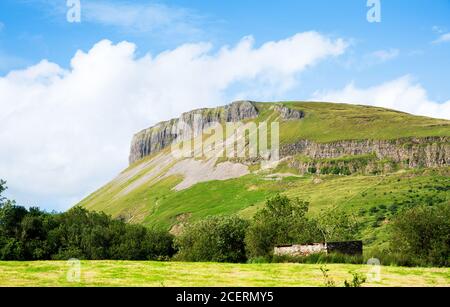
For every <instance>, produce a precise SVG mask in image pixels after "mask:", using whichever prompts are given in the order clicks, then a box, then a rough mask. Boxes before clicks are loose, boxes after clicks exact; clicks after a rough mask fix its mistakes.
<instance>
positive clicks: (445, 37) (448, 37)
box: [433, 33, 450, 44]
mask: <svg viewBox="0 0 450 307" xmlns="http://www.w3.org/2000/svg"><path fill="white" fill-rule="evenodd" d="M448 42H450V33H445V34H442V35H441V36H439V37H438V39H436V40H435V41H433V44H441V43H448Z"/></svg>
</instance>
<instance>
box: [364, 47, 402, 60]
mask: <svg viewBox="0 0 450 307" xmlns="http://www.w3.org/2000/svg"><path fill="white" fill-rule="evenodd" d="M399 55H400V50H398V49H388V50H377V51H375V52H373V53H371V54H370V56H371V57H372V58H374V59H376V60H377V61H379V62H386V61H389V60H392V59H395V58H396V57H398V56H399Z"/></svg>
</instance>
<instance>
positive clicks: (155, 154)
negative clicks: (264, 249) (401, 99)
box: [79, 101, 450, 245]
mask: <svg viewBox="0 0 450 307" xmlns="http://www.w3.org/2000/svg"><path fill="white" fill-rule="evenodd" d="M238 122H241V123H242V124H243V125H246V126H245V127H261V126H263V127H264V123H266V126H267V127H268V129H267V131H268V134H267V135H268V139H267V140H266V141H265V142H267V143H271V142H272V140H275V138H274V136H275V135H276V134H275V132H276V131H277V130H276V129H278V131H279V134H278V135H279V150H278V151H273V148H272V151H271V150H268V151H265V152H264V153H265V154H266V156H264V155H260V156H250V153H251V145H252V144H254V143H252V141H251V140H250V139H251V136H252V133H253V134H254V136H255V138H254V140H257V142H258V144H257V145H259V150H260V152H262V150H261V149H262V148H263V149H264V148H265V147H264V146H262V145H265V144H263V143H262V142H264V141H263V140H262V139H261V138H260V136H261V135H262V133H261V131H259V133H256V132H255V131H254V130H248V132H247V138H245V137H242V136H241V138H240V139H239V137H238V138H237V139H236V140H237V142H239V141H243V143H241V144H244V145H243V146H242V147H239V145H236V147H235V145H234V144H233V145H230V146H232V149H234V150H235V151H234V152H235V153H236V154H237V155H235V156H233V157H231V156H228V157H225V156H217V155H215V153H217V152H216V151H214V150H215V149H217V147H215V148H214V146H206V145H205V143H203V146H202V145H200V147H198V146H197V147H196V145H195V144H202V142H207V140H208V137H211V135H213V134H214V133H213V132H216V128H223V131H225V134H224V136H223V140H227V141H228V140H230V139H231V138H230V137H229V136H228V135H226V131H227V128H228V127H229V126H233V124H235V125H236V124H237V123H238ZM273 123H278V126H274V125H273ZM252 125H253V126H252ZM274 127H275V128H274ZM274 129H275V130H274ZM219 130H220V129H219ZM264 131H265V130H264ZM245 135H246V134H245V132H244V136H245ZM256 135H258V137H256ZM216 136H217V135H216ZM220 136H221V135H220V134H219V137H220ZM191 139H192V140H193V142H190V145H192V146H193V148H191V149H189V151H188V153H191V154H193V156H190V157H181V156H180V155H175V154H174V148H175V149H176V148H179V147H180V142H182V141H185V142H187V141H189V140H191ZM221 139H222V138H221ZM269 139H270V141H269ZM186 144H189V142H187V143H186ZM227 144H228V143H227ZM216 146H217V145H216ZM226 146H227V145H226ZM226 148H227V149H229V147H226ZM230 148H231V147H230ZM211 153H214V154H211ZM219 153H220V151H219ZM239 154H241V155H239ZM244 154H245V155H244ZM274 156H278V157H277V159H274ZM129 159H130V166H129V167H128V168H127V169H126V170H124V171H123V172H122V173H121V174H119V175H118V176H117V178H115V179H114V180H113V181H111V182H110V183H108V184H106V185H105V186H104V187H102V188H101V189H99V190H98V191H96V192H94V193H93V194H91V195H90V196H88V197H87V198H86V199H84V200H83V201H81V203H80V204H79V205H81V206H83V207H86V208H88V209H89V210H95V211H104V212H106V213H108V214H111V215H112V216H113V217H121V218H124V219H125V220H126V221H128V222H130V223H142V224H144V225H148V226H154V227H161V228H166V229H170V230H171V231H172V232H173V233H177V232H179V231H180V229H182V227H183V225H185V224H186V223H188V222H192V221H196V220H199V219H202V218H204V217H206V216H209V215H218V214H239V215H241V216H243V217H251V216H252V215H253V214H254V213H255V212H256V211H257V209H258V208H259V207H261V206H262V205H263V204H264V201H265V199H266V198H267V197H269V196H271V195H273V194H276V193H284V194H286V195H288V196H290V197H299V198H301V199H304V200H307V201H309V202H310V204H311V214H316V213H317V212H319V211H320V210H321V209H323V208H327V207H336V208H341V209H343V210H349V211H351V212H353V213H354V214H355V215H356V216H358V218H360V219H361V221H363V223H364V225H365V226H364V227H365V228H364V231H363V235H364V240H365V241H366V244H369V245H375V244H382V243H383V242H384V230H385V228H386V227H387V225H388V224H389V218H390V217H391V216H392V215H393V214H395V213H396V212H397V211H398V210H400V209H401V208H402V207H405V206H413V205H416V204H419V203H429V204H435V203H440V202H450V192H449V187H450V179H449V178H450V176H449V175H450V169H449V165H450V121H448V120H441V119H432V118H427V117H421V116H413V115H410V114H406V113H402V112H399V111H394V110H388V109H383V108H377V107H369V106H359V105H347V104H335V103H322V102H280V103H261V102H252V101H238V102H234V103H232V104H230V105H227V106H223V107H218V108H213V109H200V110H194V111H191V112H188V113H184V114H182V115H181V116H180V117H179V118H177V119H172V120H169V121H166V122H162V123H159V124H157V125H156V126H154V127H151V128H149V129H146V130H143V131H141V132H139V133H137V134H136V135H135V136H134V137H133V140H132V144H131V150H130V157H129ZM268 159H270V161H269V162H270V163H269V162H268V161H266V160H268Z"/></svg>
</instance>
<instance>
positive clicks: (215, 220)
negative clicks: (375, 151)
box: [175, 216, 248, 263]
mask: <svg viewBox="0 0 450 307" xmlns="http://www.w3.org/2000/svg"><path fill="white" fill-rule="evenodd" d="M247 227H248V222H247V221H245V220H243V219H241V218H239V217H236V216H231V217H225V216H218V217H209V218H207V219H205V220H202V221H199V222H196V223H194V224H191V225H188V226H187V227H186V228H185V229H184V230H183V233H182V234H181V235H180V236H179V237H177V238H176V239H175V247H176V248H177V249H178V254H177V256H176V257H177V258H178V259H180V260H184V261H194V262H201V261H203V262H232V263H237V262H245V261H246V259H247V258H246V254H245V241H244V240H245V232H246V230H247Z"/></svg>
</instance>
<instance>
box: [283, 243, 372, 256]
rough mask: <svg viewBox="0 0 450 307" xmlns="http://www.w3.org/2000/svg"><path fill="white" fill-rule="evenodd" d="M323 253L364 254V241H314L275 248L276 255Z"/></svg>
mask: <svg viewBox="0 0 450 307" xmlns="http://www.w3.org/2000/svg"><path fill="white" fill-rule="evenodd" d="M321 253H324V254H331V253H339V254H344V255H351V256H356V255H362V253H363V243H362V241H348V242H329V243H314V244H306V245H285V246H277V247H275V249H274V255H275V256H292V257H305V256H309V255H312V254H321Z"/></svg>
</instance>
